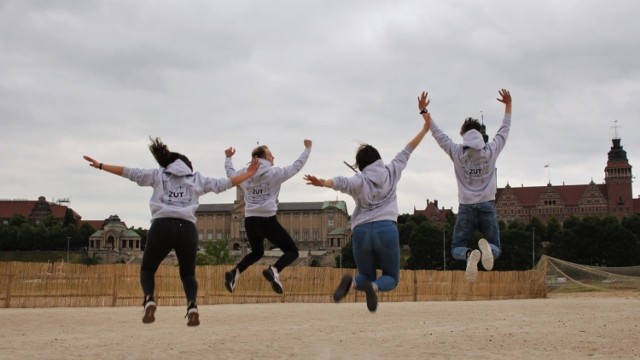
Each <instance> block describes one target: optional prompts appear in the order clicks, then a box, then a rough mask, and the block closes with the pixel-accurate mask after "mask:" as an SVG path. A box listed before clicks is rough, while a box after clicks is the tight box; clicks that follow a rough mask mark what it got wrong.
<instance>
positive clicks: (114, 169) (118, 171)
mask: <svg viewBox="0 0 640 360" xmlns="http://www.w3.org/2000/svg"><path fill="white" fill-rule="evenodd" d="M83 158H84V159H85V160H87V161H88V162H89V166H91V167H94V168H96V169H98V170H104V171H106V172H110V173H112V174H115V175H119V176H122V172H123V171H124V166H119V165H108V164H103V163H101V162H99V161H97V160H95V159H94V158H92V157H90V156H87V155H84V156H83Z"/></svg>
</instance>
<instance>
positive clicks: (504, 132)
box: [431, 113, 511, 204]
mask: <svg viewBox="0 0 640 360" xmlns="http://www.w3.org/2000/svg"><path fill="white" fill-rule="evenodd" d="M510 128H511V114H510V113H505V114H504V118H503V120H502V125H501V126H500V128H499V129H498V132H497V133H496V135H495V137H494V138H493V141H491V142H489V143H485V142H484V139H483V138H482V134H481V133H480V132H479V131H478V130H469V131H467V132H466V133H464V135H463V136H462V144H456V143H454V142H453V140H451V138H449V136H447V134H445V133H444V132H443V131H442V130H441V129H440V128H439V127H438V126H437V125H436V123H435V121H433V120H431V135H432V136H433V138H434V139H435V140H436V142H437V143H438V145H440V147H441V148H442V150H444V152H445V153H447V155H449V157H450V158H451V160H452V161H453V168H454V170H455V174H456V181H457V183H458V202H459V203H460V204H477V203H480V202H485V201H492V200H495V199H496V189H497V170H496V161H497V160H498V155H500V152H501V151H502V149H503V148H504V145H505V144H506V142H507V137H508V136H509V130H510Z"/></svg>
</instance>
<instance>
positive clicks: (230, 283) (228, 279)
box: [224, 268, 240, 293]
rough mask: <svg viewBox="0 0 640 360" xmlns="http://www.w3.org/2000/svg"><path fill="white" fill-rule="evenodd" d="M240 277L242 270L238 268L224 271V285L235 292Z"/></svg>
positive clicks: (231, 291) (229, 290)
mask: <svg viewBox="0 0 640 360" xmlns="http://www.w3.org/2000/svg"><path fill="white" fill-rule="evenodd" d="M238 277H240V272H239V271H238V270H237V269H236V268H233V269H232V270H231V271H227V272H225V273H224V287H225V288H227V291H228V292H230V293H233V290H235V288H236V281H237V280H238Z"/></svg>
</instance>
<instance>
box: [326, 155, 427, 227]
mask: <svg viewBox="0 0 640 360" xmlns="http://www.w3.org/2000/svg"><path fill="white" fill-rule="evenodd" d="M413 150H414V149H413V147H412V146H411V145H407V146H405V148H404V149H403V150H402V151H400V152H399V153H398V154H397V155H396V157H395V158H394V159H393V160H392V161H391V162H390V163H389V164H387V165H385V164H384V162H383V161H382V159H378V160H376V161H375V162H373V163H372V164H369V165H368V166H367V167H365V168H364V169H362V172H360V173H359V174H356V175H354V176H351V177H344V176H336V177H334V178H332V179H331V180H332V181H333V189H335V190H338V191H340V192H343V193H345V194H349V195H351V196H352V197H353V200H354V201H355V203H356V208H355V209H354V211H353V215H352V216H351V228H352V229H354V228H355V227H356V226H358V225H360V224H364V223H368V222H372V221H380V220H392V221H398V199H397V196H396V189H397V185H398V181H400V176H401V175H402V171H403V170H404V168H405V167H406V166H407V162H408V161H409V156H410V155H411V153H412V152H413Z"/></svg>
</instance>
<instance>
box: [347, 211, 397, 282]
mask: <svg viewBox="0 0 640 360" xmlns="http://www.w3.org/2000/svg"><path fill="white" fill-rule="evenodd" d="M352 246H353V257H354V259H355V261H356V266H357V267H358V275H356V277H355V283H356V289H358V290H363V289H364V288H363V286H364V284H365V283H366V282H367V281H371V282H372V283H375V284H376V285H377V286H378V290H379V291H390V290H393V289H395V288H396V286H398V279H399V278H400V235H399V234H398V226H397V225H396V223H395V221H391V220H381V221H373V222H370V223H365V224H360V225H358V226H356V227H355V228H354V229H353V239H352ZM377 267H379V268H380V269H381V270H382V276H381V277H380V278H378V279H376V268H377Z"/></svg>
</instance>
